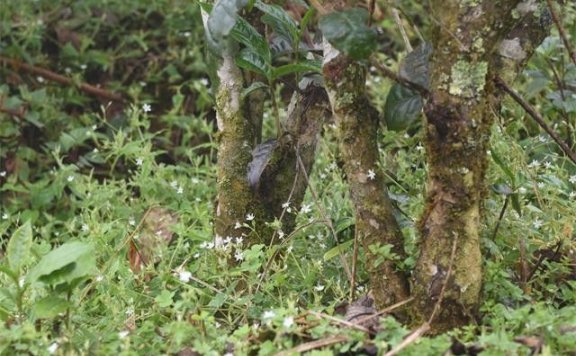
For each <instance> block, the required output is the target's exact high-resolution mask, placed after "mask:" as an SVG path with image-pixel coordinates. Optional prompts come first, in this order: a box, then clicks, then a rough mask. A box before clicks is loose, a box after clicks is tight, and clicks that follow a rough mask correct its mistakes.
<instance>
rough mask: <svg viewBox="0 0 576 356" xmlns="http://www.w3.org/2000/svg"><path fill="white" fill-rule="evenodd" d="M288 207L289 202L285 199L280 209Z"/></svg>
mask: <svg viewBox="0 0 576 356" xmlns="http://www.w3.org/2000/svg"><path fill="white" fill-rule="evenodd" d="M288 207H290V202H289V201H287V202H286V203H284V204H282V209H287V208H288Z"/></svg>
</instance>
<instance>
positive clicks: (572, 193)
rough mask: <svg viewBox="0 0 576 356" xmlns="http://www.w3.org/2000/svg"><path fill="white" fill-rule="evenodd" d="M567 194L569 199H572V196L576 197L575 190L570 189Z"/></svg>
mask: <svg viewBox="0 0 576 356" xmlns="http://www.w3.org/2000/svg"><path fill="white" fill-rule="evenodd" d="M568 196H569V197H570V199H574V198H576V192H575V191H571V192H570V194H568Z"/></svg>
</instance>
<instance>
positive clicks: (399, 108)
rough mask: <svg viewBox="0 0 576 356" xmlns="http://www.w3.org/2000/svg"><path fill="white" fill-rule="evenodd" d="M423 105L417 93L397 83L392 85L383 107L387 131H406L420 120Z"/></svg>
mask: <svg viewBox="0 0 576 356" xmlns="http://www.w3.org/2000/svg"><path fill="white" fill-rule="evenodd" d="M423 104H424V102H423V100H422V97H421V96H420V94H418V93H417V92H415V91H413V90H412V89H408V88H406V87H404V86H402V85H400V84H398V83H396V84H394V85H392V88H390V92H389V93H388V96H387V97H386V104H385V105H384V121H385V122H386V126H387V127H388V129H389V130H394V131H401V130H406V129H407V128H409V127H410V126H412V124H414V123H415V122H416V121H417V120H418V119H419V118H420V113H421V112H422V106H423Z"/></svg>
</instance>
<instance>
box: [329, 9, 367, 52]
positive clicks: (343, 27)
mask: <svg viewBox="0 0 576 356" xmlns="http://www.w3.org/2000/svg"><path fill="white" fill-rule="evenodd" d="M367 23H368V11H366V10H365V9H359V8H354V9H350V10H346V11H341V12H333V13H330V14H328V15H325V16H323V17H321V18H320V30H322V33H323V34H324V37H326V39H327V40H328V42H330V44H331V45H332V46H334V47H335V48H336V49H338V50H340V51H342V52H344V53H345V54H346V55H347V56H349V57H350V58H352V59H365V58H368V56H370V54H372V52H373V51H374V49H375V48H376V31H375V30H374V29H371V28H370V27H368V25H367Z"/></svg>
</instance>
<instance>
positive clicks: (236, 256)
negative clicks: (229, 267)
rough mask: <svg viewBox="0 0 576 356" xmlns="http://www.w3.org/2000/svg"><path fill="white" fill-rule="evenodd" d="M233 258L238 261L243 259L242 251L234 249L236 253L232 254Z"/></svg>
mask: <svg viewBox="0 0 576 356" xmlns="http://www.w3.org/2000/svg"><path fill="white" fill-rule="evenodd" d="M234 259H235V260H236V261H238V262H240V261H243V260H244V254H243V253H242V251H236V253H235V254H234Z"/></svg>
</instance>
